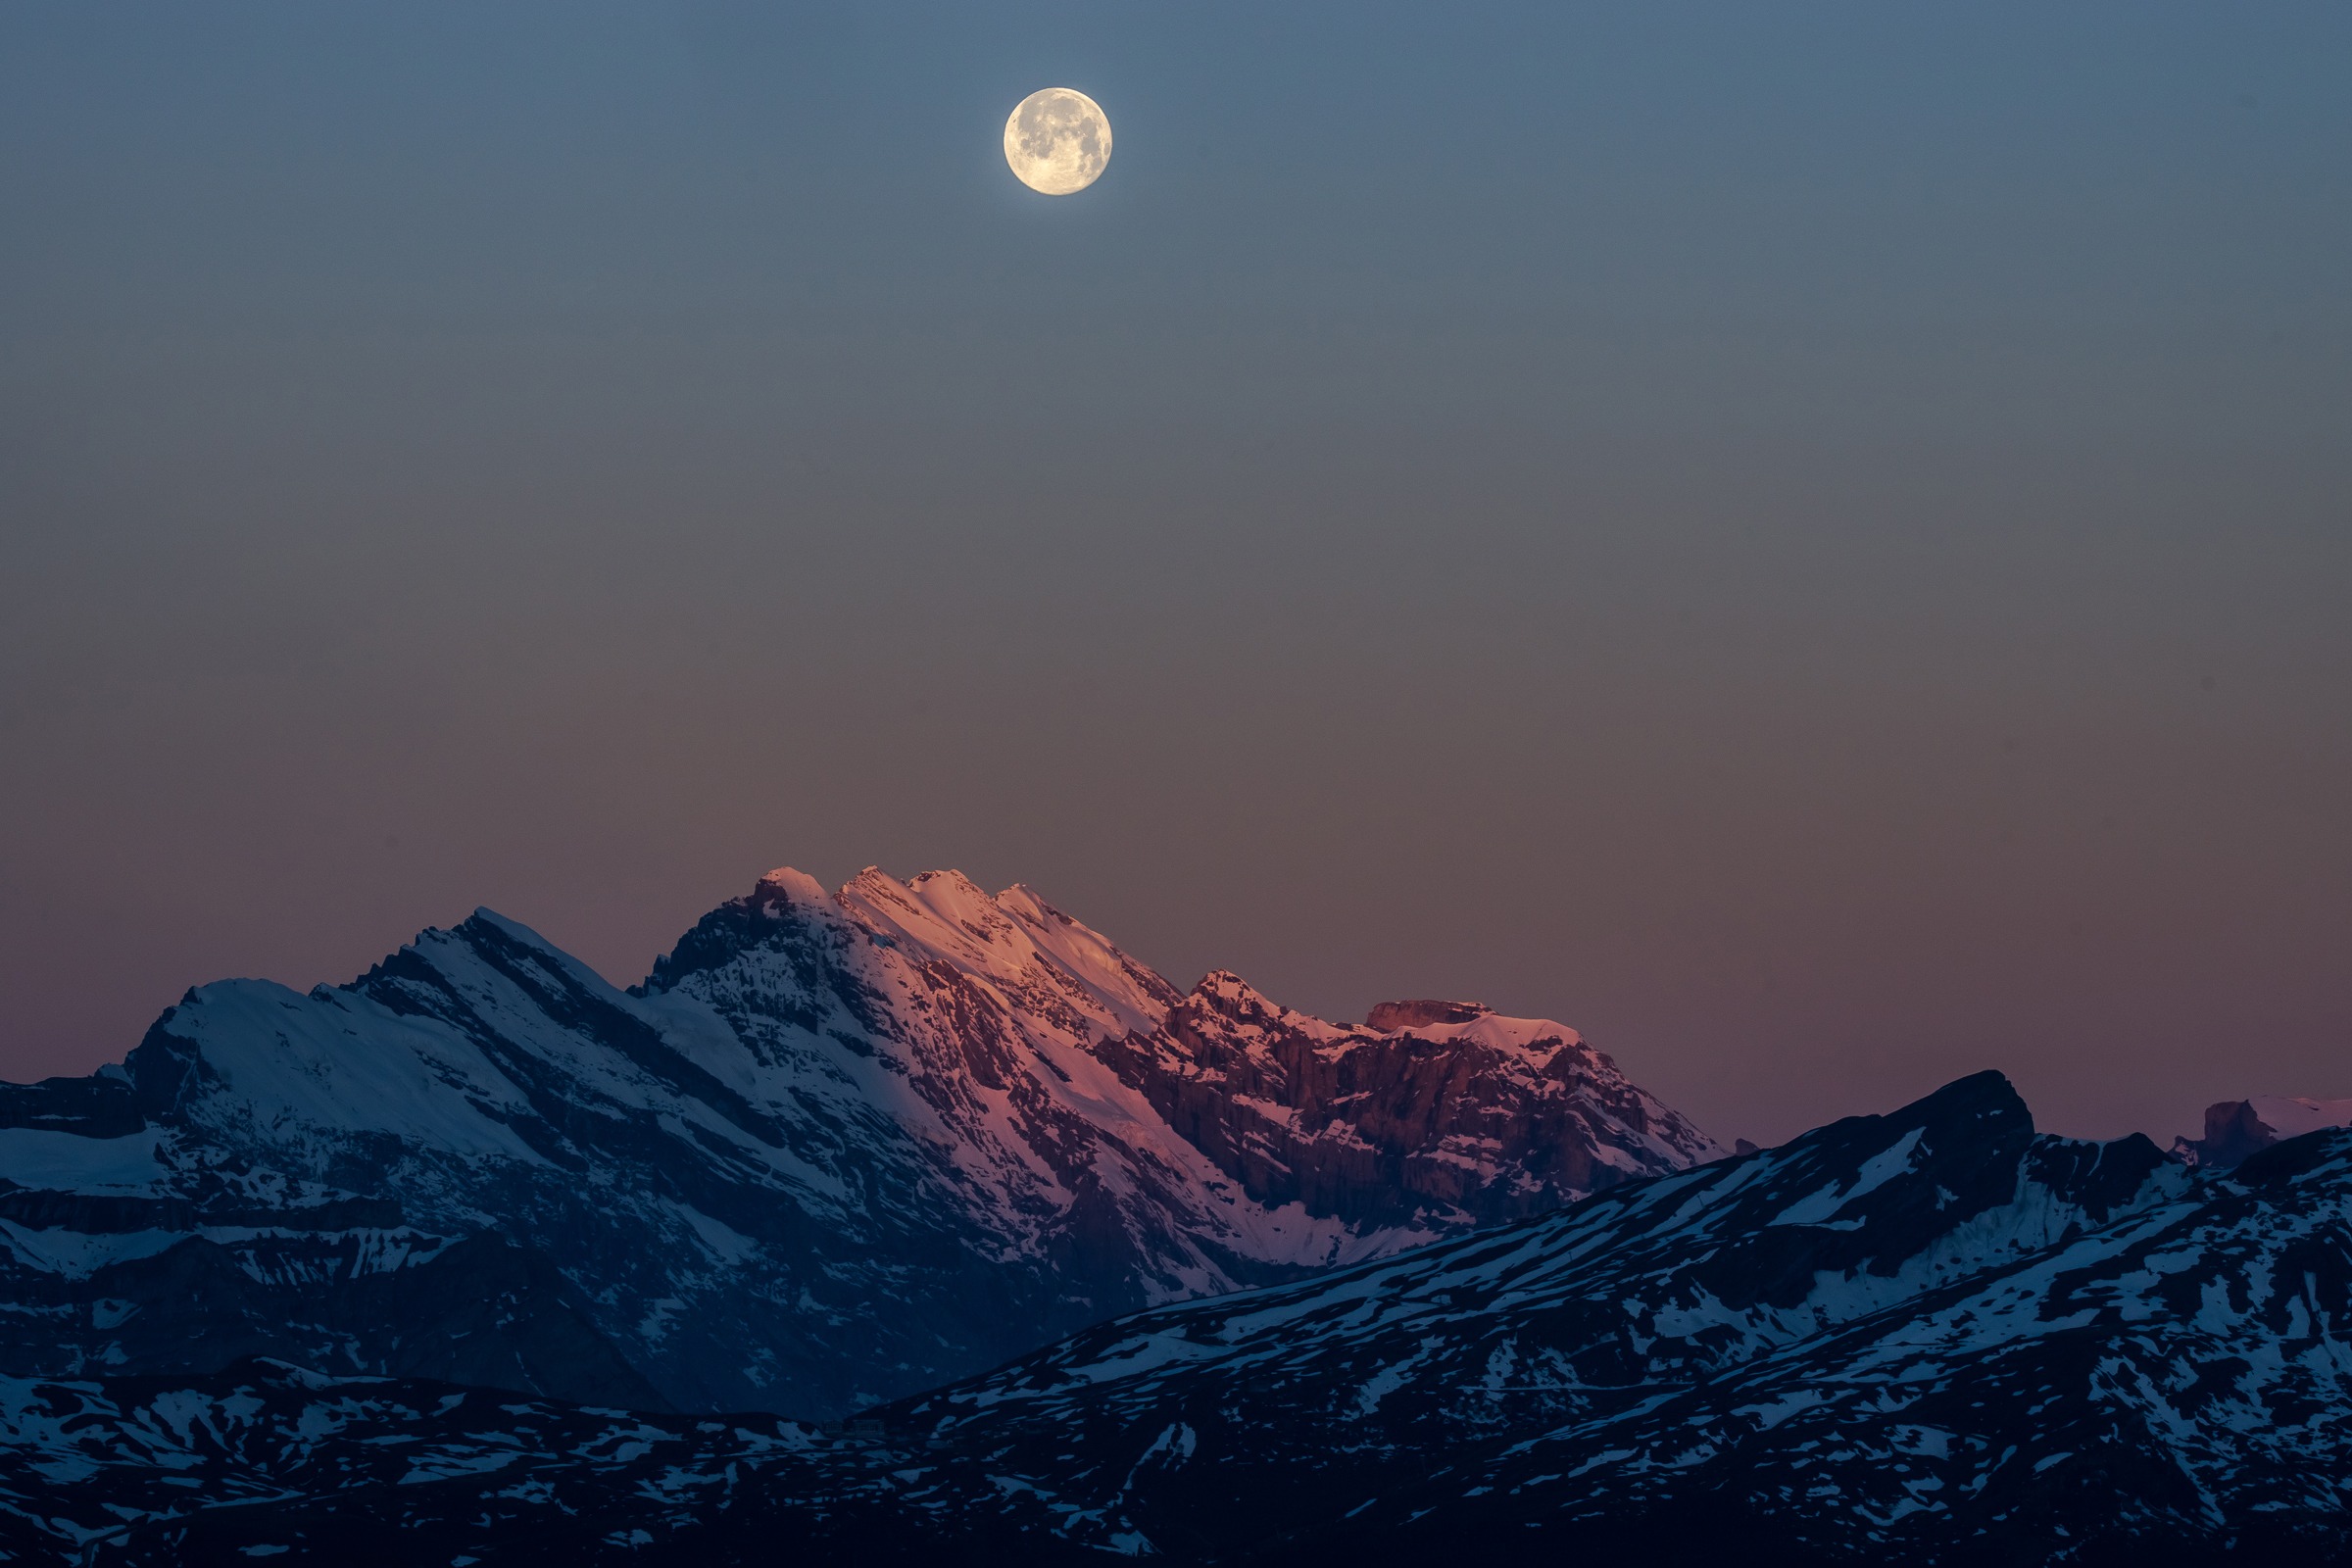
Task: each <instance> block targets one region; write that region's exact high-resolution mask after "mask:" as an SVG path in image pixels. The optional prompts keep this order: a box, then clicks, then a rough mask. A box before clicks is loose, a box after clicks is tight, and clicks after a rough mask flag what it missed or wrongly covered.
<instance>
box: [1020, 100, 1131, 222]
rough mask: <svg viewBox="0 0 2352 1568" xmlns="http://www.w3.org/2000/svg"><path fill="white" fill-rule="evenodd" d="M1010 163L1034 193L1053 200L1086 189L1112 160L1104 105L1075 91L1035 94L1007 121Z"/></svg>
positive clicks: (1022, 101)
mask: <svg viewBox="0 0 2352 1568" xmlns="http://www.w3.org/2000/svg"><path fill="white" fill-rule="evenodd" d="M1005 162H1006V163H1008V164H1010V165H1011V166H1012V172H1014V173H1016V174H1018V175H1020V176H1021V183H1022V184H1024V185H1026V186H1028V187H1029V188H1030V189H1031V190H1042V191H1044V192H1045V193H1046V194H1047V195H1049V196H1067V195H1069V194H1070V193H1071V192H1072V191H1080V190H1084V189H1086V187H1087V186H1089V185H1092V184H1093V183H1094V182H1095V181H1096V179H1097V178H1099V177H1100V176H1101V175H1102V173H1103V165H1104V164H1107V163H1109V162H1110V122H1109V121H1108V120H1106V119H1104V118H1103V106H1102V105H1101V104H1098V103H1096V102H1095V101H1094V100H1093V99H1092V98H1089V97H1088V96H1087V95H1086V94H1084V93H1082V92H1080V91H1078V90H1077V89H1076V88H1075V87H1048V88H1045V89H1044V90H1043V91H1040V92H1033V93H1031V94H1030V95H1029V96H1028V97H1026V98H1024V99H1022V100H1021V101H1020V104H1019V105H1018V107H1016V108H1015V109H1014V110H1013V112H1012V118H1011V119H1010V120H1007V121H1006V122H1005Z"/></svg>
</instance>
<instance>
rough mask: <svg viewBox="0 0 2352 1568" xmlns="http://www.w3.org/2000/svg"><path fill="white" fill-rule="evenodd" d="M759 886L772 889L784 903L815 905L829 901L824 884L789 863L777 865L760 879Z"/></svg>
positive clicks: (829, 897) (829, 896)
mask: <svg viewBox="0 0 2352 1568" xmlns="http://www.w3.org/2000/svg"><path fill="white" fill-rule="evenodd" d="M760 887H762V888H767V889H772V890H773V891H774V893H775V895H776V897H777V898H779V899H781V900H782V901H783V902H784V903H786V904H806V905H816V904H825V903H828V902H830V901H831V899H832V895H831V894H829V893H827V892H826V891H825V885H824V884H823V883H822V882H819V881H818V880H817V879H816V878H814V877H812V876H810V875H809V873H808V872H806V871H803V870H799V869H797V868H795V867H793V866H789V865H779V866H777V867H776V868H775V869H774V870H772V871H770V872H768V873H767V874H766V875H764V876H762V877H761V878H760Z"/></svg>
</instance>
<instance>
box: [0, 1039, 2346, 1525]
mask: <svg viewBox="0 0 2352 1568" xmlns="http://www.w3.org/2000/svg"><path fill="white" fill-rule="evenodd" d="M2348 1220H2352V1134H2347V1133H2344V1132H2341V1131H2335V1130H2326V1131H2320V1132H2315V1133H2312V1134H2308V1135H2305V1136H2303V1137H2300V1138H2296V1139H2291V1140H2287V1141H2285V1142H2283V1143H2281V1144H2279V1145H2278V1146H2276V1147H2274V1148H2272V1149H2269V1150H2266V1151H2264V1152H2261V1153H2259V1154H2257V1155H2256V1156H2254V1157H2252V1158H2250V1159H2248V1160H2246V1161H2245V1162H2244V1163H2243V1164H2241V1165H2240V1166H2238V1167H2237V1168H2236V1169H2234V1170H2232V1171H2228V1172H2217V1171H2211V1170H2199V1169H2194V1168H2191V1167H2188V1166H2185V1165H2182V1164H2180V1163H2179V1162H2177V1161H2173V1160H2170V1159H2168V1158H2166V1157H2165V1156H2164V1155H2163V1154H2162V1153H2161V1152H2159V1151H2158V1150H2157V1149H2156V1148H2155V1146H2154V1145H2152V1144H2150V1143H2149V1142H2148V1141H2147V1140H2145V1139H2142V1138H2130V1139H2125V1140H2122V1141H2119V1142H2116V1143H2109V1144H2092V1143H2082V1142H2078V1141H2075V1140H2068V1139H2060V1138H2052V1137H2047V1136H2041V1135H2037V1134H2036V1133H2035V1132H2034V1128H2033V1125H2032V1121H2031V1118H2030V1116H2029V1115H2028V1114H2027V1111H2026V1108H2025V1106H2024V1105H2023V1103H2021V1102H2020V1101H2019V1100H2018V1098H2017V1096H2016V1095H2015V1093H2014V1092H2013V1091H2012V1090H2011V1089H2010V1087H2009V1085H2008V1084H2007V1082H2006V1081H2005V1080H2003V1079H2002V1078H2000V1077H1999V1076H1998V1075H1996V1074H1990V1073H1986V1074H1981V1075H1978V1076H1977V1077H1974V1078H1969V1079H1964V1080H1961V1081H1959V1082H1957V1083H1955V1084H1953V1085H1950V1086H1949V1087H1947V1088H1945V1089H1944V1090H1942V1091H1939V1092H1938V1093H1937V1094H1936V1095H1933V1096H1930V1097H1929V1098H1927V1099H1926V1100H1923V1101H1921V1102H1919V1103H1915V1104H1913V1105H1910V1106H1906V1107H1904V1108H1903V1109H1901V1110H1899V1111H1896V1112H1893V1113H1891V1114H1888V1115H1885V1116H1871V1117H1856V1118H1850V1119H1848V1120H1846V1121H1842V1122H1838V1123H1835V1124H1833V1125H1831V1126H1828V1127H1825V1128H1822V1129H1819V1130H1818V1131H1816V1132H1813V1133H1809V1134H1806V1135H1804V1136H1803V1137H1800V1138H1798V1139H1796V1140H1793V1141H1792V1142H1790V1143H1789V1144H1786V1145H1784V1146H1782V1147H1780V1148H1778V1149H1773V1150H1766V1151H1760V1152H1751V1153H1747V1154H1741V1155H1738V1156H1733V1157H1729V1158H1724V1159H1719V1160H1716V1161H1712V1162H1709V1163H1707V1164H1705V1165H1703V1166H1699V1167H1696V1168H1693V1169H1690V1170H1687V1171H1683V1172H1678V1173H1674V1174H1670V1175H1665V1176H1659V1177H1653V1178H1648V1179H1645V1180H1642V1181H1638V1182H1632V1183H1627V1184H1623V1185H1620V1186H1618V1187H1616V1188H1614V1189H1612V1190H1610V1191H1608V1192H1605V1193H1602V1194H1599V1195H1596V1196H1594V1197H1592V1198H1589V1199H1586V1200H1583V1201H1579V1202H1577V1203H1574V1204H1572V1205H1570V1206H1568V1207H1567V1208H1565V1209H1562V1210H1559V1211H1556V1212H1553V1213H1550V1214H1545V1215H1540V1216H1536V1217H1533V1218H1528V1219H1523V1220H1517V1221H1507V1222H1503V1223H1501V1224H1497V1225H1495V1226H1493V1227H1489V1228H1486V1229H1482V1230H1479V1231H1476V1232H1473V1233H1470V1234H1467V1235H1461V1236H1456V1237H1451V1238H1447V1239H1444V1240H1440V1241H1437V1242H1434V1243H1431V1244H1428V1245H1426V1246H1423V1247H1421V1248H1418V1249H1415V1250H1409V1251H1405V1252H1401V1253H1398V1254H1396V1255H1393V1256H1389V1257H1383V1258H1379V1259H1374V1260H1370V1261H1367V1262H1363V1263H1358V1264H1353V1265H1342V1266H1339V1267H1336V1268H1333V1269H1331V1270H1329V1271H1326V1272H1324V1273H1321V1274H1319V1275H1316V1276H1314V1277H1311V1278H1307V1279H1303V1280H1299V1281H1297V1282H1293V1283H1290V1284H1284V1285H1276V1286H1270V1287H1263V1288H1260V1289H1257V1290H1253V1291H1246V1292H1240V1293H1235V1294H1231V1295H1227V1296H1223V1297H1218V1298H1214V1299H1199V1300H1193V1301H1188V1302H1183V1303H1178V1304H1173V1305H1169V1306H1163V1307H1159V1308H1154V1309H1151V1310H1147V1311H1144V1312H1141V1313H1136V1314H1130V1315H1127V1316H1124V1317H1121V1318H1117V1319H1113V1320H1111V1321H1108V1322H1105V1323H1102V1324H1099V1325H1096V1326H1095V1327H1093V1328H1091V1329H1088V1330H1086V1331H1084V1332H1082V1333H1080V1334H1077V1335H1075V1336H1072V1337H1070V1338H1069V1339H1066V1340H1064V1341H1063V1342H1061V1343H1059V1344H1057V1345H1054V1346H1053V1347H1050V1348H1045V1349H1043V1350H1040V1351H1037V1352H1034V1353H1032V1354H1030V1355H1027V1356H1023V1357H1020V1358H1017V1359H1015V1360H1013V1361H1011V1362H1009V1363H1007V1364H1005V1366H1002V1367H1000V1368H997V1369H995V1370H993V1371H990V1372H987V1373H984V1374H982V1375H980V1376H978V1377H975V1378H971V1379H966V1380H963V1381H961V1382H958V1383H956V1384H951V1385H949V1386H947V1387H945V1388H942V1389H939V1390H936V1391H933V1392H931V1393H928V1394H924V1395H918V1396H915V1397H911V1398H908V1399H905V1400H901V1401H897V1402H895V1403H893V1404H891V1405H887V1406H884V1407H880V1408H878V1409H875V1410H872V1411H869V1412H867V1413H866V1415H865V1417H864V1418H863V1419H861V1420H859V1421H856V1422H853V1423H850V1424H849V1425H847V1426H846V1427H843V1426H824V1425H819V1424H813V1423H807V1422H794V1421H786V1420H780V1419H777V1418H774V1417H747V1416H734V1417H727V1418H722V1419H711V1418H708V1417H705V1418H691V1417H663V1416H660V1415H646V1414H632V1413H625V1412H622V1411H619V1410H615V1409H582V1408H579V1407H577V1406H567V1405H562V1404H557V1403H554V1402H551V1401H546V1400H533V1399H525V1398H520V1397H513V1396H501V1395H489V1394H485V1393H484V1392H483V1391H480V1390H478V1389H465V1388H455V1387H450V1386H448V1385H443V1384H434V1383H421V1382H417V1381H416V1380H388V1379H354V1378H330V1377H322V1376H320V1375H319V1374H317V1373H315V1372H311V1371H307V1370H303V1369H298V1368H293V1367H289V1366H285V1365H283V1364H280V1363H270V1362H249V1363H245V1364H243V1365H240V1366H237V1367H232V1368H228V1369H224V1370H222V1371H220V1372H216V1373H212V1374H209V1375H206V1376H201V1377H182V1378H159V1377H152V1376H150V1377H143V1378H130V1377H110V1378H104V1379H95V1380H15V1381H12V1382H10V1383H9V1384H7V1385H6V1387H5V1392H6V1399H5V1405H4V1408H5V1411H6V1412H7V1413H6V1420H7V1422H8V1427H7V1431H6V1437H7V1440H8V1441H7V1442H6V1443H5V1444H4V1445H0V1453H5V1454H7V1455H8V1456H9V1458H8V1461H7V1462H8V1464H9V1469H8V1470H7V1471H6V1472H5V1473H0V1500H5V1501H6V1502H7V1504H8V1508H9V1511H8V1512H7V1513H6V1514H0V1549H7V1550H10V1551H12V1552H14V1553H16V1554H17V1555H19V1556H21V1557H22V1558H24V1559H25V1560H50V1561H69V1560H82V1561H87V1562H91V1563H124V1564H165V1563H182V1562H242V1561H246V1560H249V1559H250V1558H252V1557H255V1556H264V1555H266V1556H270V1557H273V1558H280V1557H282V1558H283V1559H284V1560H285V1561H287V1562H288V1563H303V1562H318V1563H328V1562H336V1563H340V1562H350V1561H355V1560H357V1561H366V1560H385V1559H380V1558H376V1559H371V1558H370V1557H369V1555H368V1553H369V1552H370V1551H371V1550H380V1549H381V1548H382V1545H383V1544H384V1543H387V1542H397V1543H399V1549H400V1551H401V1552H402V1553H403V1554H404V1555H402V1556H401V1557H400V1558H398V1559H397V1560H402V1561H415V1562H424V1561H433V1562H441V1561H448V1562H453V1563H457V1562H466V1563H478V1564H482V1565H485V1568H497V1565H508V1564H542V1563H547V1564H552V1563H557V1562H578V1561H595V1560H611V1561H615V1562H619V1561H630V1562H657V1563H676V1564H687V1563H692V1564H698V1565H699V1564H733V1563H747V1564H748V1563H752V1562H771V1561H775V1560H777V1559H778V1558H779V1556H782V1557H784V1558H785V1559H786V1560H794V1561H806V1562H822V1563H833V1562H860V1563H864V1562H899V1563H934V1562H960V1563H998V1562H1005V1563H1011V1562H1022V1563H1045V1564H1052V1563H1062V1562H1069V1563H1078V1562H1101V1561H1105V1560H1110V1559H1112V1558H1116V1557H1120V1556H1130V1557H1157V1558H1162V1559H1165V1560H1170V1561H1174V1562H1191V1563H1211V1562H1214V1563H1237V1564H1259V1563H1265V1564H1271V1563H1276V1562H1280V1563H1285V1564H1290V1563H1305V1564H1359V1563H1368V1564H1374V1565H1387V1564H1395V1565H1404V1564H1420V1563H1426V1562H1429V1561H1432V1560H1446V1561H1452V1560H1465V1559H1468V1560H1478V1561H1488V1562H1497V1563H1514V1562H1539V1561H1542V1562H1551V1561H1577V1560H1587V1559H1591V1560H1615V1559H1617V1558H1621V1557H1627V1556H1638V1557H1639V1558H1640V1559H1641V1560H1642V1561H1646V1562H1656V1563H1662V1564H1668V1565H1682V1564H1691V1565H1697V1564H1702V1563H1704V1564H1715V1563H1721V1562H1724V1561H1738V1562H1746V1563H1776V1564H1777V1563H1826V1564H1836V1563H1854V1564H1863V1563H1885V1562H1898V1563H1922V1564H1947V1565H1967V1568H1978V1565H1985V1568H1989V1565H1992V1564H2018V1563H2047V1564H2061V1563H2065V1564H2074V1563H2086V1564H2107V1563H2122V1562H2127V1561H2129V1562H2144V1561H2148V1560H2161V1561H2163V1562H2165V1563H2168V1564H2189V1565H2192V1568H2194V1565H2199V1564H2204V1563H2220V1562H2232V1563H2237V1562H2245V1563H2253V1562H2259V1563H2263V1564H2285V1565H2300V1564H2306V1563H2310V1564H2317V1563H2330V1562H2339V1561H2342V1560H2345V1557H2346V1554H2347V1550H2348V1549H2352V1521H2348V1520H2347V1513H2346V1503H2345V1494H2346V1491H2347V1490H2348V1489H2352V1483H2347V1482H2346V1480H2345V1477H2346V1476H2347V1475H2352V1423H2348V1422H2347V1421H2346V1420H2345V1413H2346V1411H2347V1409H2352V1388H2347V1379H2348V1378H2352V1354H2348V1353H2347V1347H2346V1345H2345V1343H2344V1339H2343V1331H2342V1327H2341V1326H2342V1325H2343V1324H2344V1323H2345V1322H2346V1321H2347V1314H2348V1313H2352V1225H2348ZM36 1504H37V1508H36ZM36 1512H37V1513H38V1514H39V1517H35V1514H36Z"/></svg>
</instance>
